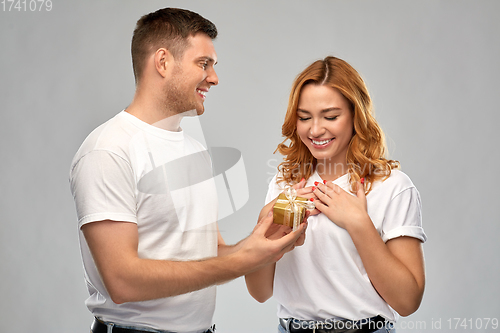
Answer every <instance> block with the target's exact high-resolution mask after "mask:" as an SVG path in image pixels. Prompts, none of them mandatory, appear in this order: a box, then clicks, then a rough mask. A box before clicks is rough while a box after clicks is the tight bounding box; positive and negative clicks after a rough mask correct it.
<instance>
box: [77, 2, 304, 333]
mask: <svg viewBox="0 0 500 333" xmlns="http://www.w3.org/2000/svg"><path fill="white" fill-rule="evenodd" d="M216 36H217V30H216V27H215V26H214V25H213V24H212V23H211V22H210V21H208V20H206V19H204V18H203V17H201V16H200V15H198V14H196V13H193V12H190V11H187V10H181V9H173V8H165V9H161V10H158V11H156V12H154V13H150V14H148V15H145V16H143V17H142V18H141V19H140V20H139V21H138V22H137V26H136V29H135V31H134V36H133V38H132V62H133V67H134V75H135V79H136V92H135V96H134V99H133V101H132V103H131V104H130V106H129V107H128V108H127V109H126V110H124V111H122V112H120V113H119V114H118V115H116V116H115V117H113V118H112V119H110V120H109V121H107V122H106V123H104V124H103V125H101V126H99V127H98V128H97V129H95V130H94V131H93V132H92V133H91V134H90V135H89V136H88V137H87V139H86V140H85V142H84V143H83V144H82V146H81V147H80V149H79V150H78V152H77V154H76V155H75V158H74V160H73V162H72V166H71V171H70V184H71V190H72V193H73V196H74V199H75V203H76V208H77V215H78V220H79V228H80V233H79V235H80V245H81V252H82V258H83V263H84V269H85V278H86V282H87V286H88V290H89V293H90V297H89V298H88V299H87V302H86V304H87V306H88V308H89V310H90V311H91V312H92V313H93V314H94V316H95V317H96V319H95V321H94V323H93V325H92V331H93V332H94V333H100V332H141V331H149V332H151V330H153V331H160V332H212V329H213V328H210V326H211V324H212V322H211V321H212V316H213V312H214V307H215V285H216V284H219V283H223V282H225V281H228V280H231V279H234V278H237V277H239V276H242V275H245V274H247V273H249V272H252V271H254V270H257V269H259V268H262V267H263V266H265V265H268V264H270V263H274V262H276V261H277V260H279V258H281V256H283V254H284V253H285V252H287V251H290V250H291V249H292V248H293V247H294V246H295V245H300V244H302V243H303V240H304V231H305V224H303V225H302V226H301V227H300V228H299V229H298V230H297V231H295V232H289V231H288V230H283V228H280V229H278V230H277V227H276V225H274V226H273V227H271V224H272V216H271V214H270V213H269V214H268V213H267V212H268V211H270V206H269V205H268V206H267V207H265V208H264V209H263V211H262V212H261V216H265V217H264V218H263V219H261V220H260V221H259V223H258V224H257V226H256V227H255V229H254V231H253V232H252V234H251V235H250V236H249V237H248V238H246V239H244V240H243V241H241V242H239V243H238V244H236V245H234V246H228V245H226V244H225V243H224V241H223V239H222V237H221V236H220V233H219V232H218V228H217V206H218V202H217V196H216V192H215V185H214V182H213V179H212V178H207V177H204V178H203V177H201V178H200V176H199V175H200V174H206V173H207V170H208V171H210V170H211V169H210V159H209V158H208V157H207V156H206V155H204V154H203V152H205V151H206V149H205V148H204V147H202V145H201V144H199V143H198V142H196V141H195V140H194V139H192V138H190V137H189V136H187V135H186V134H184V132H183V131H182V130H181V128H180V121H181V119H182V117H183V116H185V115H201V114H202V113H203V112H204V106H203V103H204V101H205V98H206V95H207V93H208V91H209V89H210V88H211V87H212V86H214V85H217V84H218V77H217V74H216V73H215V70H214V65H215V64H216V63H217V55H216V52H215V50H214V46H213V43H212V39H214V38H215V37H216ZM193 156H194V157H196V156H197V157H196V158H195V159H194V160H193V159H192V158H191V157H193ZM197 177H198V178H197ZM179 179H180V180H182V181H181V182H180V183H179ZM179 184H180V185H179Z"/></svg>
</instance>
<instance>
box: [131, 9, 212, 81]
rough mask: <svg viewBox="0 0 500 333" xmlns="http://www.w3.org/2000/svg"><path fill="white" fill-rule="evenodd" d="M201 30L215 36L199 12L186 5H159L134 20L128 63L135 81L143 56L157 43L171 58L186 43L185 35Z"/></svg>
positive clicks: (153, 48)
mask: <svg viewBox="0 0 500 333" xmlns="http://www.w3.org/2000/svg"><path fill="white" fill-rule="evenodd" d="M199 32H202V33H205V34H207V35H208V36H209V37H210V38H212V39H215V38H216V37H217V28H216V27H215V25H214V24H213V23H212V22H210V21H209V20H207V19H205V18H204V17H202V16H201V15H199V14H197V13H194V12H192V11H189V10H186V9H179V8H163V9H159V10H157V11H156V12H153V13H149V14H147V15H144V16H143V17H141V18H140V19H139V20H138V21H137V25H136V27H135V30H134V35H133V37H132V47H131V49H132V65H133V68H134V76H135V82H136V84H137V83H138V82H139V80H140V78H141V76H142V73H143V71H144V66H145V63H146V58H147V57H148V56H149V55H150V54H151V53H152V52H155V51H156V50H158V49H159V48H161V47H164V48H166V49H167V50H168V51H169V52H170V53H171V54H172V55H173V56H174V58H175V59H179V58H182V55H183V54H184V50H185V49H186V47H187V46H188V42H187V38H188V37H189V36H194V35H195V34H197V33H199Z"/></svg>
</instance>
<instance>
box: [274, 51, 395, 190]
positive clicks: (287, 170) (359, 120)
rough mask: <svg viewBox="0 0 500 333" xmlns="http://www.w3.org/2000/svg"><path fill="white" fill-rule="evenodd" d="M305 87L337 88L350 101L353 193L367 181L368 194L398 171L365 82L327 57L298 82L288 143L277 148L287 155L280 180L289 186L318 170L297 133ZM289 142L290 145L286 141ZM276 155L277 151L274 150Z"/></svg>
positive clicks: (349, 161)
mask: <svg viewBox="0 0 500 333" xmlns="http://www.w3.org/2000/svg"><path fill="white" fill-rule="evenodd" d="M306 84H317V85H327V86H329V87H332V88H335V89H338V90H339V91H340V93H341V94H342V95H343V96H344V97H345V98H346V99H347V101H348V102H349V105H350V109H351V112H352V115H353V120H354V132H353V133H354V134H353V136H352V138H351V141H350V143H349V148H348V151H347V156H346V158H347V167H348V170H347V172H348V173H349V175H350V183H351V191H353V190H354V189H356V186H355V183H356V182H358V181H359V180H360V179H361V178H364V179H365V182H364V184H365V189H366V194H368V193H369V192H370V191H371V188H372V184H373V182H375V181H377V180H381V179H382V180H385V179H386V178H387V177H389V176H390V174H391V170H392V169H397V168H399V162H398V161H394V160H389V159H387V158H386V157H385V155H386V150H387V149H386V145H385V139H384V133H383V132H382V129H381V128H380V126H379V125H378V123H377V121H376V120H375V118H374V116H373V110H372V101H371V98H370V95H369V94H368V89H367V88H366V85H365V82H364V81H363V79H362V78H361V76H360V75H359V74H358V72H357V71H356V70H355V69H354V68H352V66H351V65H349V64H348V63H347V62H345V61H344V60H342V59H339V58H335V57H326V58H325V59H324V60H318V61H315V62H314V63H312V64H311V65H310V66H309V67H307V68H306V69H305V70H304V71H303V72H302V73H300V74H299V75H298V76H297V78H296V79H295V81H294V83H293V86H292V91H291V93H290V98H289V101H288V109H287V112H286V115H285V121H284V123H283V126H282V134H283V136H284V137H285V140H284V141H283V142H282V143H280V144H279V145H278V148H277V149H276V150H277V151H279V152H280V153H281V154H282V155H284V158H283V162H282V163H281V164H280V165H279V166H278V171H279V172H280V174H281V175H280V177H279V178H278V181H285V182H286V183H288V184H294V183H298V182H299V181H300V180H301V179H302V178H305V179H308V178H309V177H310V176H311V175H312V174H313V173H314V171H315V169H316V166H317V163H318V162H317V160H316V159H315V158H314V157H313V155H312V154H311V152H310V151H309V149H308V148H307V147H306V146H305V145H304V143H303V142H302V140H301V139H300V137H299V136H298V134H297V107H298V102H299V97H300V93H301V91H302V88H303V87H304V86H305V85H306ZM287 140H290V143H289V145H286V144H285V142H286V141H287ZM275 152H276V151H275Z"/></svg>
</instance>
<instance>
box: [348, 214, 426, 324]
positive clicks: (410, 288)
mask: <svg viewBox="0 0 500 333" xmlns="http://www.w3.org/2000/svg"><path fill="white" fill-rule="evenodd" d="M348 232H349V234H350V235H351V238H352V240H353V242H354V245H355V246H356V249H357V250H358V253H359V255H360V257H361V260H362V261H363V265H364V267H365V270H366V273H367V274H368V277H369V278H370V281H371V282H372V284H373V286H374V287H375V289H376V290H377V292H378V293H379V295H380V296H381V297H382V298H383V299H384V300H385V301H386V302H387V303H388V304H389V305H390V306H391V307H392V308H393V309H394V310H396V311H397V312H398V313H399V314H400V315H402V316H408V315H410V314H412V313H413V312H415V311H416V310H417V309H418V307H419V306H420V302H421V300H422V296H423V292H424V287H425V271H424V261H423V252H422V247H421V242H420V241H419V240H418V239H416V238H412V237H399V238H395V239H393V240H390V241H388V242H387V243H384V242H383V240H382V238H381V237H380V235H379V234H378V232H377V230H376V229H375V227H374V226H373V223H372V221H371V220H370V219H369V217H368V216H367V217H366V219H364V220H363V221H360V223H353V224H351V225H350V228H349V230H348Z"/></svg>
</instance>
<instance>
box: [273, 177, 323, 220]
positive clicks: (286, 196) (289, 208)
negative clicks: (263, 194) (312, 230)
mask: <svg viewBox="0 0 500 333" xmlns="http://www.w3.org/2000/svg"><path fill="white" fill-rule="evenodd" d="M306 209H314V203H313V202H312V201H309V199H306V198H302V197H298V196H297V192H296V191H295V189H294V188H293V187H287V188H286V189H285V191H284V192H283V193H281V194H280V195H279V196H278V201H276V203H275V204H274V207H273V222H274V223H276V224H283V225H286V226H289V227H292V228H293V230H296V229H297V228H298V227H299V225H300V223H301V222H302V220H303V219H304V215H305V214H306Z"/></svg>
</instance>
